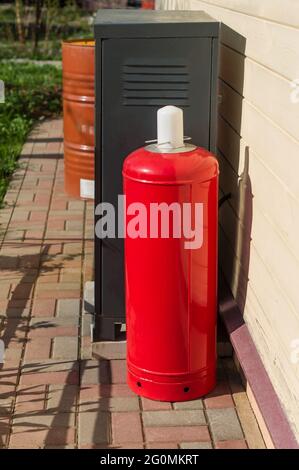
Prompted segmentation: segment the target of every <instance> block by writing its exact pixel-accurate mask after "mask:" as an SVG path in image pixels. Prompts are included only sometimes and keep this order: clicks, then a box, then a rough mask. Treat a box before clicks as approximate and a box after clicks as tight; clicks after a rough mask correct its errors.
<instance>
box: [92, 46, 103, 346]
mask: <svg viewBox="0 0 299 470" xmlns="http://www.w3.org/2000/svg"><path fill="white" fill-rule="evenodd" d="M95 76H96V80H95V103H96V106H95V116H94V118H95V119H94V121H95V182H96V184H95V206H96V204H97V203H99V202H100V201H101V200H102V185H101V174H102V168H101V166H102V150H101V138H102V132H101V128H102V112H101V109H102V89H103V87H102V79H101V77H102V41H101V39H99V40H97V41H96V48H95ZM96 222H97V217H96V216H95V223H96ZM94 240H95V241H94V259H95V266H94V269H95V288H94V302H95V314H96V315H97V314H100V313H101V308H100V305H101V282H102V279H101V264H102V260H101V251H102V248H101V244H102V242H101V240H100V239H98V238H96V235H95V239H94ZM95 336H96V335H95ZM95 339H98V338H95Z"/></svg>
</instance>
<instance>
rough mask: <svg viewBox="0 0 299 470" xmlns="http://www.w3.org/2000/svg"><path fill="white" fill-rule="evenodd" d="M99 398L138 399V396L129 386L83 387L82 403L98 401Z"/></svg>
mask: <svg viewBox="0 0 299 470" xmlns="http://www.w3.org/2000/svg"><path fill="white" fill-rule="evenodd" d="M97 397H136V395H135V393H134V392H132V390H131V389H130V388H129V387H128V385H127V384H97V385H83V386H82V387H81V389H80V402H81V403H84V402H86V401H90V400H92V399H97Z"/></svg>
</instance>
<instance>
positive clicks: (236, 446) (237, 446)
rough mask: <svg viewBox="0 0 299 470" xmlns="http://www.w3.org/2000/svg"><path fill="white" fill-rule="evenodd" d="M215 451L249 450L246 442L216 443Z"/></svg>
mask: <svg viewBox="0 0 299 470" xmlns="http://www.w3.org/2000/svg"><path fill="white" fill-rule="evenodd" d="M215 449H247V445H246V442H245V441H244V440H236V441H220V442H216V443H215Z"/></svg>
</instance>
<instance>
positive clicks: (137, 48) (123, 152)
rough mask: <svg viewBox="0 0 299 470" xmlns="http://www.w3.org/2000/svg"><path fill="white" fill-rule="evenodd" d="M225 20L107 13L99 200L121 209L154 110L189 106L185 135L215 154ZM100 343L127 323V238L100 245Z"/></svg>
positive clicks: (100, 32)
mask: <svg viewBox="0 0 299 470" xmlns="http://www.w3.org/2000/svg"><path fill="white" fill-rule="evenodd" d="M218 31H219V23H217V22H216V21H215V20H213V19H212V18H210V17H209V16H208V15H206V14H205V13H203V12H174V11H169V12H160V11H138V12H136V11H135V12H133V11H130V12H128V11H125V10H124V11H120V10H101V11H100V12H99V13H98V15H97V18H96V21H95V38H96V77H95V80H96V116H95V118H96V119H95V122H96V129H95V132H96V153H95V159H96V196H95V203H96V204H97V203H99V202H101V201H105V202H110V203H112V204H113V205H114V207H115V208H117V198H118V195H119V194H122V164H123V160H124V158H125V157H126V156H127V155H128V154H129V153H130V152H131V151H132V150H134V149H136V148H138V147H141V146H143V145H144V141H145V140H146V139H154V138H156V134H157V131H156V112H157V110H158V109H159V108H160V107H162V106H166V105H169V104H172V105H176V106H179V107H181V108H182V109H184V124H185V134H186V135H188V136H190V137H192V142H193V143H194V144H196V145H199V146H203V147H206V148H208V149H210V150H212V151H214V150H215V138H216V104H217V85H216V84H217V52H218ZM95 313H96V331H95V335H96V338H97V339H114V337H115V324H119V323H123V322H125V306H124V269H123V240H122V239H117V238H116V239H105V240H102V241H101V240H99V239H96V240H95Z"/></svg>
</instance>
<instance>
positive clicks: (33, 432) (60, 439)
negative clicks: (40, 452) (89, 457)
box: [9, 425, 75, 449]
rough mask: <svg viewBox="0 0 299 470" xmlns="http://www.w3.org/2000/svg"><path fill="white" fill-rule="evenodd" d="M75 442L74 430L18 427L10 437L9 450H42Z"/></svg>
mask: <svg viewBox="0 0 299 470" xmlns="http://www.w3.org/2000/svg"><path fill="white" fill-rule="evenodd" d="M74 441H75V429H74V428H63V427H57V428H54V429H50V430H49V429H42V430H40V429H38V428H32V429H30V428H29V427H28V426H27V425H26V426H19V427H18V428H17V429H15V430H13V433H12V434H11V436H10V441H9V447H10V448H11V449H14V448H15V449H43V448H44V447H45V446H47V445H55V444H56V445H63V444H71V443H74Z"/></svg>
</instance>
